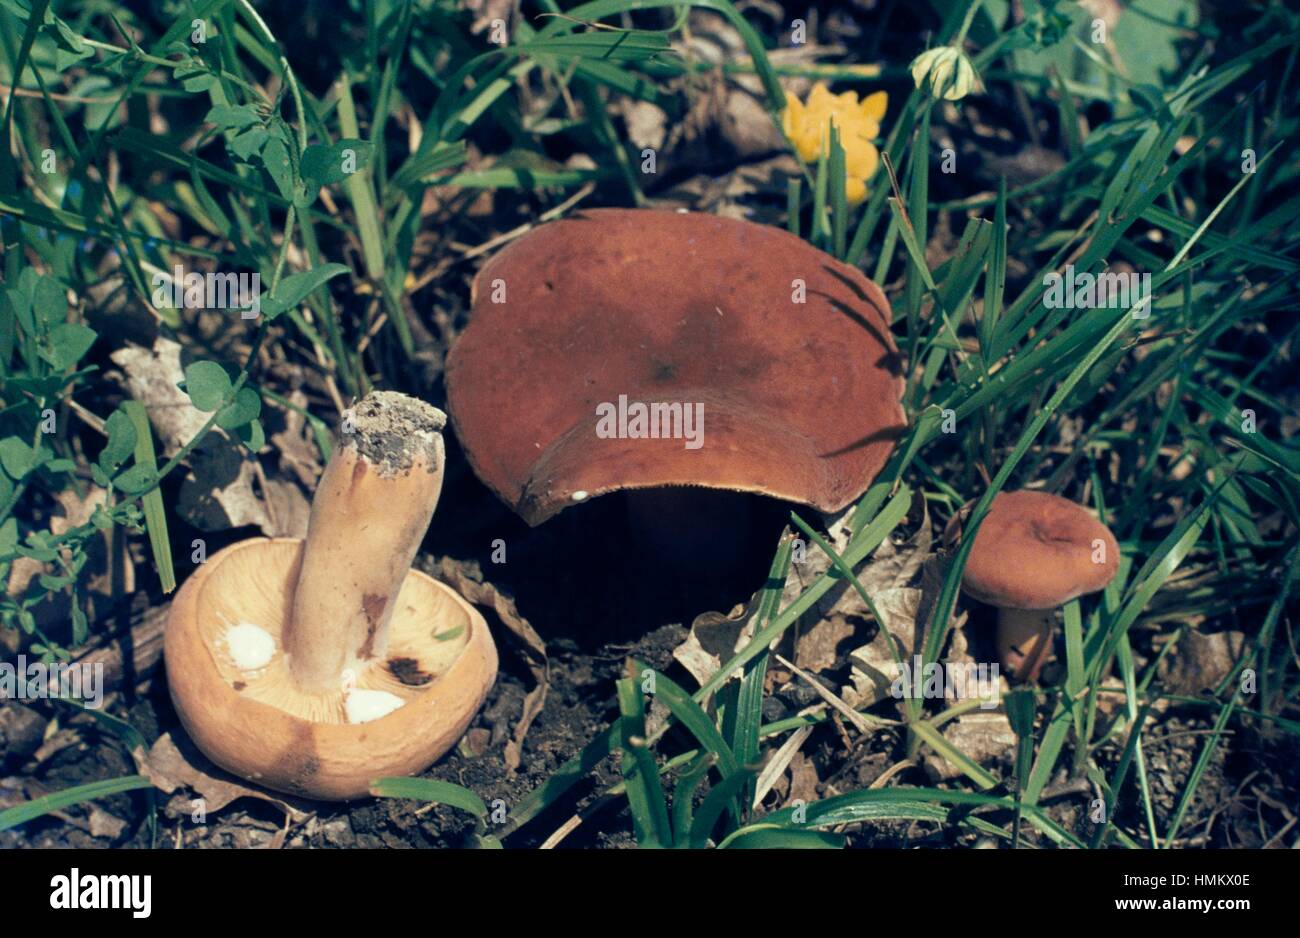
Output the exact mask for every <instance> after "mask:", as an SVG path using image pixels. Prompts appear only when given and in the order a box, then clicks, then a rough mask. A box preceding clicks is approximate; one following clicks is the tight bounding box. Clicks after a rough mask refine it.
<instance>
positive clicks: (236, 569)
mask: <svg viewBox="0 0 1300 938" xmlns="http://www.w3.org/2000/svg"><path fill="white" fill-rule="evenodd" d="M301 554H302V541H300V540H297V539H291V538H281V539H271V540H268V539H253V540H248V541H242V542H240V543H238V544H235V545H232V546H231V547H227V548H226V549H225V550H222V551H221V552H219V553H217V554H216V555H214V556H213V557H211V558H210V559H209V560H208V561H207V562H206V563H205V564H203V566H202V567H200V568H199V570H198V571H196V572H195V573H194V574H193V575H192V576H191V577H190V578H189V579H188V580H187V581H186V582H185V584H184V586H182V587H181V589H180V591H179V592H178V593H177V595H176V599H175V600H174V602H173V603H172V607H171V611H170V614H169V618H168V625H167V632H166V639H165V642H166V648H165V654H166V665H167V680H168V683H169V686H170V690H171V697H172V702H173V703H174V704H175V706H176V710H177V712H178V714H179V715H180V718H181V722H182V724H183V725H184V727H185V730H186V732H188V733H189V734H190V736H191V737H192V738H193V739H194V741H195V742H196V743H197V744H198V746H199V748H200V749H202V750H203V752H205V753H206V754H207V755H208V757H209V758H211V759H212V760H213V761H214V762H216V763H217V764H218V765H220V766H221V767H222V768H225V769H227V770H228V771H230V772H233V773H235V774H236V775H239V776H242V777H244V778H247V779H250V780H252V781H255V782H258V783H260V784H262V785H265V786H266V787H268V788H273V789H276V790H279V791H284V792H289V793H292V794H299V795H304V796H308V797H313V798H323V799H331V800H347V799H353V798H361V797H365V796H366V795H367V794H368V792H369V788H370V783H371V781H372V780H374V779H376V778H380V777H382V776H388V775H399V776H400V775H412V774H415V773H418V772H420V771H423V770H424V769H425V768H427V767H428V766H429V765H430V764H432V763H433V762H434V761H435V760H437V759H438V757H439V756H441V755H442V754H443V753H445V752H446V751H447V750H448V749H450V748H451V747H452V746H453V745H455V743H456V741H457V740H458V739H460V737H461V735H462V734H463V733H464V732H465V730H466V728H467V727H468V726H469V723H470V721H471V720H472V719H473V716H474V714H475V712H477V710H478V708H479V707H480V706H481V705H482V703H483V700H484V698H485V697H486V696H487V693H488V690H489V688H490V687H491V686H492V682H493V680H494V679H495V676H496V670H497V654H496V647H495V645H494V644H493V642H492V638H491V635H490V633H489V632H488V628H487V623H486V622H484V620H483V617H482V616H481V615H480V614H479V613H478V612H477V611H476V610H475V609H474V608H473V607H471V606H470V605H469V604H468V603H466V602H465V601H464V600H463V599H461V598H460V597H459V596H458V595H456V593H455V592H454V591H452V590H450V589H449V588H447V587H446V586H444V585H443V584H441V583H439V582H437V581H436V580H434V579H433V578H431V577H429V576H426V575H425V574H423V573H419V572H418V571H411V572H409V573H408V574H407V576H406V579H405V581H403V584H402V588H401V592H400V593H399V594H398V599H397V603H396V609H395V610H394V613H393V617H392V620H391V625H390V639H389V646H388V651H387V655H386V657H385V658H384V659H383V660H382V661H381V660H378V659H376V660H375V661H374V662H373V663H372V664H371V666H370V667H367V668H363V669H362V670H361V672H360V673H359V674H358V675H357V680H356V686H357V687H358V688H361V689H380V690H384V691H388V692H389V693H392V694H396V695H397V696H399V697H401V698H402V699H403V701H404V704H403V706H401V707H400V708H398V709H397V710H395V711H393V712H392V713H390V714H388V715H387V716H384V717H381V718H379V719H377V720H372V721H370V722H366V723H359V724H355V725H353V724H348V723H346V722H343V720H344V719H345V718H344V716H343V711H342V700H343V693H342V690H341V689H340V690H339V691H335V692H331V693H328V694H318V695H311V696H309V697H304V695H302V694H301V693H297V692H295V693H285V692H284V690H285V688H288V687H289V686H291V685H290V683H289V681H290V678H289V675H288V668H287V664H286V662H285V660H284V658H285V656H284V654H283V648H284V646H283V642H282V639H281V631H282V629H283V626H284V623H285V622H286V621H287V619H288V612H289V608H290V603H291V598H292V594H293V588H294V584H295V583H296V581H297V576H298V568H299V562H300V559H301ZM240 623H252V624H254V625H258V626H260V627H261V628H263V629H265V630H266V631H267V632H269V633H270V634H271V635H272V637H273V638H274V639H275V641H276V649H277V654H276V656H275V658H274V659H273V661H272V662H271V664H270V665H269V666H268V667H267V668H265V669H263V671H262V672H254V673H247V672H241V671H240V670H239V669H238V668H237V667H236V666H235V665H234V663H233V661H232V659H231V658H230V656H229V653H228V651H227V650H226V649H225V648H224V640H223V638H222V636H223V635H224V632H225V629H227V628H228V627H230V626H232V625H237V624H240ZM435 634H436V635H437V636H439V638H435V637H434V636H435ZM426 679H427V680H426ZM413 682H422V683H413ZM241 685H242V686H241ZM286 708H287V709H286ZM291 711H296V712H291Z"/></svg>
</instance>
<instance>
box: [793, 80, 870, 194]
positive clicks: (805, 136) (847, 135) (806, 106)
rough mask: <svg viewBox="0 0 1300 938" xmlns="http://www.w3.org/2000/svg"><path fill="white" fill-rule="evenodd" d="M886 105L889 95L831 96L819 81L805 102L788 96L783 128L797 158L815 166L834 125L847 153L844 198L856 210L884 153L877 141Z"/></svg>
mask: <svg viewBox="0 0 1300 938" xmlns="http://www.w3.org/2000/svg"><path fill="white" fill-rule="evenodd" d="M888 105H889V96H888V95H887V94H886V93H885V92H883V91H877V92H876V93H875V94H870V95H867V96H866V97H865V98H863V99H862V100H861V101H859V100H858V94H857V92H856V91H845V92H843V93H842V94H831V91H830V89H829V88H828V87H826V83H825V82H818V83H817V84H816V85H814V86H813V89H812V91H810V92H809V93H808V100H807V101H806V102H805V101H800V100H799V99H798V98H796V97H794V96H793V95H790V96H789V97H787V99H786V108H785V111H784V112H783V113H782V115H781V127H782V129H783V130H784V131H785V135H786V136H787V137H789V138H790V142H791V143H792V144H794V148H795V151H796V152H797V153H798V154H799V159H801V160H803V161H804V162H805V163H812V162H814V161H816V160H817V159H818V158H820V157H821V155H822V153H823V152H827V148H828V147H829V146H830V135H831V126H832V125H834V127H835V128H836V130H838V131H839V136H840V146H841V147H843V148H844V176H845V179H844V194H845V196H846V197H847V198H848V201H849V204H850V205H857V204H858V203H860V202H862V201H863V200H864V199H865V198H866V197H867V182H868V181H869V180H870V179H871V177H872V176H874V175H875V173H876V169H877V167H879V165H880V151H879V150H877V149H876V145H875V143H874V142H873V141H874V139H875V138H876V137H879V136H880V122H881V121H882V120H884V118H885V109H886V108H887V107H888Z"/></svg>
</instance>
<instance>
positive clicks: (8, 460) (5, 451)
mask: <svg viewBox="0 0 1300 938" xmlns="http://www.w3.org/2000/svg"><path fill="white" fill-rule="evenodd" d="M48 455H49V454H48V453H44V452H43V451H42V450H40V449H33V448H32V447H30V446H28V445H27V444H26V443H24V442H23V441H22V440H20V439H19V438H18V437H16V436H8V437H5V438H4V439H3V440H0V466H3V467H4V470H5V472H6V473H8V474H9V478H11V479H13V480H14V481H15V482H21V481H22V480H23V478H24V477H25V476H26V475H27V474H28V473H29V472H32V471H33V470H34V469H36V468H37V467H38V466H40V464H41V463H43V462H44V461H45V458H47V457H48Z"/></svg>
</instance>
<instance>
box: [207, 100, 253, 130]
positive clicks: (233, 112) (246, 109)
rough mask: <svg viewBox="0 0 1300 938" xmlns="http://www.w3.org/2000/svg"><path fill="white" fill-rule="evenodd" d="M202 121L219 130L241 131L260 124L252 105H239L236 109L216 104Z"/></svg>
mask: <svg viewBox="0 0 1300 938" xmlns="http://www.w3.org/2000/svg"><path fill="white" fill-rule="evenodd" d="M203 120H204V121H206V122H207V123H209V124H215V125H216V126H217V127H218V128H219V129H221V130H243V129H244V128H246V127H252V126H253V125H254V124H260V123H261V122H262V118H261V115H259V114H258V113H257V106H256V105H253V104H241V105H239V106H238V107H229V106H227V105H224V104H218V105H216V106H214V107H213V108H211V109H210V110H209V111H208V114H207V116H206V117H204V118H203Z"/></svg>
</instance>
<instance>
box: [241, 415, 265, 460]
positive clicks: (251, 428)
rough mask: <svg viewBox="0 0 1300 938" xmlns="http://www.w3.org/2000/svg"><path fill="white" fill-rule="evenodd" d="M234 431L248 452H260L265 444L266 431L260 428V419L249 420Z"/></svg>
mask: <svg viewBox="0 0 1300 938" xmlns="http://www.w3.org/2000/svg"><path fill="white" fill-rule="evenodd" d="M236 432H237V433H238V435H239V439H240V440H241V441H242V442H243V444H244V445H245V446H247V447H248V451H249V452H250V453H260V452H261V451H262V447H263V446H265V445H266V431H265V430H264V429H262V421H260V420H256V419H254V420H250V421H249V422H248V423H246V424H244V425H243V426H242V427H240V428H239V430H238V431H236Z"/></svg>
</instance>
